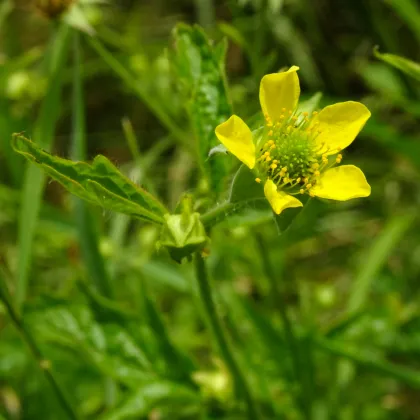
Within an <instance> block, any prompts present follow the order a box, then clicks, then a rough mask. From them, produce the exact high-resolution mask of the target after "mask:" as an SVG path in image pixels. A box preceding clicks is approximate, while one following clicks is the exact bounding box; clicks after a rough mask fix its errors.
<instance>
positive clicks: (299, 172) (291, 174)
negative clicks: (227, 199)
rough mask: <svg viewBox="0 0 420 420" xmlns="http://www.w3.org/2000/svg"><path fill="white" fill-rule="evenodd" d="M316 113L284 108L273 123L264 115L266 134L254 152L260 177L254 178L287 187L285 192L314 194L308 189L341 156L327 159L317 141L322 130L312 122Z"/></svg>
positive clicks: (339, 159) (322, 145)
mask: <svg viewBox="0 0 420 420" xmlns="http://www.w3.org/2000/svg"><path fill="white" fill-rule="evenodd" d="M316 115H317V112H313V113H312V115H309V114H308V113H307V112H302V113H296V112H292V111H288V112H286V109H285V108H283V109H282V114H281V115H280V117H279V120H278V121H277V122H275V123H273V122H272V121H271V119H270V117H269V116H268V115H265V121H266V130H265V136H264V141H263V144H262V146H261V147H260V150H259V151H258V152H257V164H256V170H257V173H258V175H259V176H260V177H258V178H256V179H255V181H256V182H261V179H264V180H266V179H271V180H272V181H273V182H274V183H275V184H276V185H277V188H281V189H283V190H287V193H288V194H292V195H294V194H299V193H300V194H304V193H305V192H307V193H308V194H309V195H311V196H312V195H313V194H312V193H311V189H312V187H313V186H314V185H316V183H317V182H318V179H319V176H320V175H321V173H322V172H324V171H325V170H326V169H329V168H331V167H332V166H334V165H335V164H336V163H340V162H341V159H342V156H341V155H340V154H338V155H336V158H335V160H331V159H329V158H328V155H329V154H331V152H330V150H329V149H326V148H325V145H324V144H319V142H317V141H316V139H317V137H318V136H319V134H320V133H321V131H320V130H319V129H318V128H319V123H318V122H316V121H315V122H314V123H312V124H311V118H312V117H314V116H316ZM339 151H340V150H336V151H334V152H336V153H338V152H339Z"/></svg>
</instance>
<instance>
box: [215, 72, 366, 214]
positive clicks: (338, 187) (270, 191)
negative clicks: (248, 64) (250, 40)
mask: <svg viewBox="0 0 420 420" xmlns="http://www.w3.org/2000/svg"><path fill="white" fill-rule="evenodd" d="M298 69H299V68H298V67H296V66H293V67H291V68H290V69H289V70H288V71H286V72H282V73H275V74H267V75H266V76H264V77H263V78H262V80H261V84H260V103H261V108H262V111H263V114H264V118H265V128H264V134H263V135H262V136H261V137H260V138H258V139H256V141H255V142H254V139H253V136H252V133H251V130H250V129H249V127H248V126H247V125H246V124H245V122H244V121H243V120H242V119H241V118H239V117H238V116H236V115H233V116H232V117H230V118H229V119H228V120H227V121H226V122H224V123H222V124H220V125H219V126H217V127H216V136H217V137H218V139H219V140H220V142H221V143H223V144H224V146H225V147H226V148H227V149H228V150H229V152H231V153H232V154H233V155H235V156H236V157H237V158H238V159H239V160H240V161H241V162H242V163H244V164H245V165H246V166H248V167H249V168H250V169H251V170H252V171H253V172H254V173H255V177H256V178H255V180H256V182H258V183H260V182H263V183H264V194H265V196H266V198H267V200H268V201H269V203H270V204H271V207H272V208H273V211H274V212H275V213H276V214H280V213H281V212H282V211H283V210H284V209H286V208H289V207H300V206H302V203H301V202H300V200H298V199H297V198H296V197H295V196H296V195H299V194H305V193H306V194H309V195H310V196H311V197H321V198H328V199H331V200H340V201H344V200H350V199H352V198H356V197H367V196H369V195H370V186H369V184H368V183H367V181H366V178H365V176H364V174H363V172H362V171H361V170H360V169H359V168H357V167H356V166H353V165H343V166H337V164H339V163H340V162H341V160H342V155H341V153H340V152H341V151H342V150H343V149H344V148H346V147H347V146H348V145H350V144H351V143H352V142H353V140H354V139H355V138H356V136H357V134H358V133H359V132H360V130H361V129H362V128H363V126H364V125H365V123H366V121H367V120H368V119H369V117H370V112H369V110H368V109H367V108H366V107H365V106H364V105H363V104H361V103H359V102H352V101H349V102H341V103H337V104H335V105H330V106H327V107H325V108H324V109H323V110H322V111H320V112H319V113H318V112H313V113H312V115H309V114H308V113H306V112H304V113H299V112H297V105H298V100H299V94H300V86H299V78H298V76H297V70H298ZM255 143H256V144H255Z"/></svg>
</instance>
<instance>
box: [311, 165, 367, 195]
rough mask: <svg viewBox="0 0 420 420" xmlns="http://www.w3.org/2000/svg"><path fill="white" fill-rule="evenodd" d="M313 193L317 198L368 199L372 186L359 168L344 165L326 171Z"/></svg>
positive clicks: (313, 188) (312, 190)
mask: <svg viewBox="0 0 420 420" xmlns="http://www.w3.org/2000/svg"><path fill="white" fill-rule="evenodd" d="M311 192H312V193H313V194H314V195H316V196H317V197H321V198H329V199H330V200H339V201H346V200H350V199H352V198H357V197H368V196H369V195H370V185H369V184H368V183H367V181H366V178H365V175H364V174H363V172H362V171H361V170H360V169H359V168H358V167H356V166H353V165H343V166H338V167H336V168H332V169H328V170H327V171H325V172H324V173H323V174H322V175H321V176H320V177H319V181H318V182H317V183H316V185H314V186H313V187H312V189H311Z"/></svg>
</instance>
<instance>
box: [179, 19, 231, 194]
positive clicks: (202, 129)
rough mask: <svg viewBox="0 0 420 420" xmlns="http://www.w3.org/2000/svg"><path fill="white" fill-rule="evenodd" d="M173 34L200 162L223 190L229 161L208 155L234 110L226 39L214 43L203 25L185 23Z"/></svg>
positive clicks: (213, 185)
mask: <svg viewBox="0 0 420 420" xmlns="http://www.w3.org/2000/svg"><path fill="white" fill-rule="evenodd" d="M174 37H175V43H176V57H175V69H176V73H177V76H178V78H179V81H180V86H181V91H182V94H183V96H184V98H185V102H186V108H187V112H188V114H189V117H190V121H191V125H192V128H193V131H194V134H195V138H196V141H197V150H198V155H199V164H200V167H201V168H202V169H203V171H204V173H205V174H206V176H207V178H208V180H209V183H210V185H211V188H212V190H213V191H214V192H216V193H220V192H222V191H223V190H224V179H225V177H226V175H227V174H228V170H229V167H228V165H229V161H228V160H227V159H224V158H223V157H222V156H211V157H209V151H210V150H211V149H212V148H213V147H215V146H217V145H219V142H218V140H217V138H216V136H215V134H214V129H215V128H216V126H217V125H218V124H220V123H222V122H223V121H225V120H226V119H228V118H229V117H230V116H231V114H232V109H231V105H230V103H229V100H228V95H227V90H226V80H225V74H224V61H225V56H226V43H225V42H224V41H222V42H220V43H218V44H216V45H213V44H212V43H211V42H210V41H209V39H208V38H207V36H206V34H205V33H204V31H203V30H202V29H200V28H199V27H198V26H194V27H191V26H188V25H185V24H180V25H178V26H177V27H176V30H175V32H174Z"/></svg>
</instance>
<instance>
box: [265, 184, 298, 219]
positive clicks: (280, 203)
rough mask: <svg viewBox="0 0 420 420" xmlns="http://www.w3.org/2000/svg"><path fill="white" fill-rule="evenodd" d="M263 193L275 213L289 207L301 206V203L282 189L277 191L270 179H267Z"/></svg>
mask: <svg viewBox="0 0 420 420" xmlns="http://www.w3.org/2000/svg"><path fill="white" fill-rule="evenodd" d="M264 194H265V196H266V198H267V200H268V202H269V203H270V204H271V207H272V208H273V211H274V213H276V214H280V213H281V212H282V211H283V210H284V209H287V208H289V207H302V206H303V204H302V203H301V202H300V201H299V200H298V199H297V198H295V197H293V196H292V195H289V194H286V193H285V192H283V191H277V187H276V184H275V183H274V182H273V181H272V180H271V179H269V180H267V181H266V183H265V185H264Z"/></svg>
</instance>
